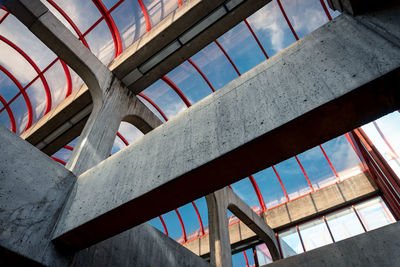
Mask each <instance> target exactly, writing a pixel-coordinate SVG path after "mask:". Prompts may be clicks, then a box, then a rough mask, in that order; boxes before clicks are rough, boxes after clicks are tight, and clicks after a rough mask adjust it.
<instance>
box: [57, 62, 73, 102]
mask: <svg viewBox="0 0 400 267" xmlns="http://www.w3.org/2000/svg"><path fill="white" fill-rule="evenodd" d="M60 62H61V65H62V67H63V69H64V73H65V77H66V78H67V93H66V94H65V98H67V97H68V96H69V95H70V94H71V93H72V80H71V73H70V72H69V69H68V66H67V64H65V62H64V61H62V60H61V59H60Z"/></svg>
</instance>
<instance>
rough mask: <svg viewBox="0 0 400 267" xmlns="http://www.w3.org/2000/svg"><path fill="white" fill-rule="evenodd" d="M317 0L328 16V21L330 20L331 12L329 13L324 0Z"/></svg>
mask: <svg viewBox="0 0 400 267" xmlns="http://www.w3.org/2000/svg"><path fill="white" fill-rule="evenodd" d="M319 1H320V2H321V6H322V8H323V9H324V11H325V14H326V16H327V17H328V19H329V21H331V20H332V17H331V14H329V11H328V8H327V7H326V5H325V2H324V0H319Z"/></svg>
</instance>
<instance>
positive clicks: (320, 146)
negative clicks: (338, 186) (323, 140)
mask: <svg viewBox="0 0 400 267" xmlns="http://www.w3.org/2000/svg"><path fill="white" fill-rule="evenodd" d="M319 148H321V151H322V153H324V156H325V158H326V160H327V161H328V163H329V166H331V169H332V171H333V173H334V174H335V176H336V177H337V178H339V175H338V173H337V172H336V170H335V168H334V167H333V165H332V162H331V161H330V160H329V158H328V155H326V153H325V150H324V149H323V147H322V145H319Z"/></svg>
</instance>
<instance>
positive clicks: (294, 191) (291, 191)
mask: <svg viewBox="0 0 400 267" xmlns="http://www.w3.org/2000/svg"><path fill="white" fill-rule="evenodd" d="M275 169H276V171H277V172H278V174H279V177H280V178H281V180H282V183H283V186H284V187H285V189H286V192H287V194H288V196H289V199H294V198H296V197H299V196H302V195H304V194H307V193H308V192H311V188H310V186H309V185H308V183H307V180H306V177H305V176H304V174H303V172H302V170H301V168H300V166H299V164H298V163H297V161H296V159H295V158H290V159H287V160H285V161H283V162H281V163H279V164H277V165H275Z"/></svg>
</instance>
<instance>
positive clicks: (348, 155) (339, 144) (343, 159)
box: [322, 135, 363, 180]
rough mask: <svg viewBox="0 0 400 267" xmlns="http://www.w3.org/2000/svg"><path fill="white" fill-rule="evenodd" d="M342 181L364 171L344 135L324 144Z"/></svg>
mask: <svg viewBox="0 0 400 267" xmlns="http://www.w3.org/2000/svg"><path fill="white" fill-rule="evenodd" d="M322 147H323V149H324V150H325V152H326V154H327V156H328V158H329V160H330V161H331V163H332V165H333V167H334V168H335V170H336V172H337V173H338V174H339V177H340V179H341V180H343V179H346V178H349V177H352V176H354V175H357V174H359V173H361V172H362V171H363V169H362V167H361V165H360V164H361V161H360V158H359V157H358V156H357V154H356V153H355V151H354V149H353V147H352V146H351V144H350V143H349V141H348V140H347V139H346V137H345V136H344V135H342V136H339V137H337V138H334V139H332V140H330V141H328V142H326V143H324V144H322Z"/></svg>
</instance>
